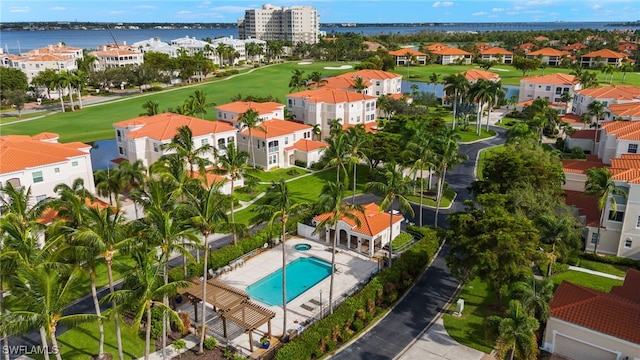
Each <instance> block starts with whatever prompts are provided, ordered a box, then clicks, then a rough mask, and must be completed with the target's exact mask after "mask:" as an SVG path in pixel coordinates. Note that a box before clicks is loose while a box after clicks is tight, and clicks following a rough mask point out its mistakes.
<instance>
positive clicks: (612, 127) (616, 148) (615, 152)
mask: <svg viewBox="0 0 640 360" xmlns="http://www.w3.org/2000/svg"><path fill="white" fill-rule="evenodd" d="M600 137H601V139H602V140H601V141H600V143H599V145H598V158H600V159H602V161H603V162H604V163H605V164H610V163H611V159H613V158H619V157H621V156H622V154H638V153H639V152H638V146H640V122H636V121H607V122H603V123H601V129H600Z"/></svg>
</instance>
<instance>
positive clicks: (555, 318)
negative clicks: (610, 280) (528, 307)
mask: <svg viewBox="0 0 640 360" xmlns="http://www.w3.org/2000/svg"><path fill="white" fill-rule="evenodd" d="M639 283H640V272H639V271H638V270H635V269H629V270H628V271H627V275H626V277H625V280H624V284H623V285H622V286H614V287H613V288H612V289H611V291H610V292H609V293H605V292H602V291H598V290H593V289H590V288H587V287H584V286H580V285H576V284H572V283H570V282H568V281H563V282H562V283H561V284H560V286H559V287H558V289H557V290H556V292H555V293H554V295H553V299H552V300H551V303H550V304H549V307H550V310H551V311H550V313H551V314H550V315H551V316H550V317H549V320H548V321H547V326H546V330H545V337H544V343H543V346H542V347H543V349H545V350H547V351H549V352H552V353H554V354H556V355H560V356H563V357H565V358H570V359H581V360H592V359H593V360H601V359H637V358H638V357H639V356H640V331H638V324H640V298H639V297H638V289H639V288H640V287H639Z"/></svg>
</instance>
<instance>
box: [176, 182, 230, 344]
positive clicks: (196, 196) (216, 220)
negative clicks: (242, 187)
mask: <svg viewBox="0 0 640 360" xmlns="http://www.w3.org/2000/svg"><path fill="white" fill-rule="evenodd" d="M231 203H232V204H233V200H232V201H231ZM187 204H188V209H189V212H190V214H191V218H190V222H191V225H192V226H193V227H194V228H196V229H197V230H198V231H199V232H200V234H201V235H202V238H203V241H204V244H203V245H204V260H203V261H204V271H203V274H202V277H203V279H205V281H203V282H202V299H204V300H203V301H202V324H201V329H204V328H205V323H206V319H207V306H206V303H207V302H206V299H207V282H206V279H207V277H208V270H209V269H208V265H207V260H208V258H209V236H210V235H211V234H213V233H215V232H216V231H219V229H220V228H221V224H223V223H227V221H228V220H227V214H226V211H225V210H226V208H227V204H226V201H225V200H224V197H223V196H222V194H221V193H220V190H219V188H218V187H217V186H211V187H209V188H208V189H204V188H203V187H202V186H194V187H193V191H190V192H189V193H188V197H187ZM204 338H205V331H201V334H200V348H199V353H202V352H203V351H204Z"/></svg>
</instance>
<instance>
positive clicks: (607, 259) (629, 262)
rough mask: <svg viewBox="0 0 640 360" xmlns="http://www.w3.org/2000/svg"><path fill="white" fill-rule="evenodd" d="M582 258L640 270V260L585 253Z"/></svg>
mask: <svg viewBox="0 0 640 360" xmlns="http://www.w3.org/2000/svg"><path fill="white" fill-rule="evenodd" d="M581 257H582V258H583V259H586V260H591V261H597V262H601V263H605V264H613V265H622V266H629V267H632V268H635V269H638V270H640V260H633V259H629V258H623V257H618V256H611V255H598V254H594V253H585V254H582V255H581Z"/></svg>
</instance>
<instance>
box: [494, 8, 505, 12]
mask: <svg viewBox="0 0 640 360" xmlns="http://www.w3.org/2000/svg"><path fill="white" fill-rule="evenodd" d="M491 11H493V12H502V11H504V9H503V8H493V9H491Z"/></svg>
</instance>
